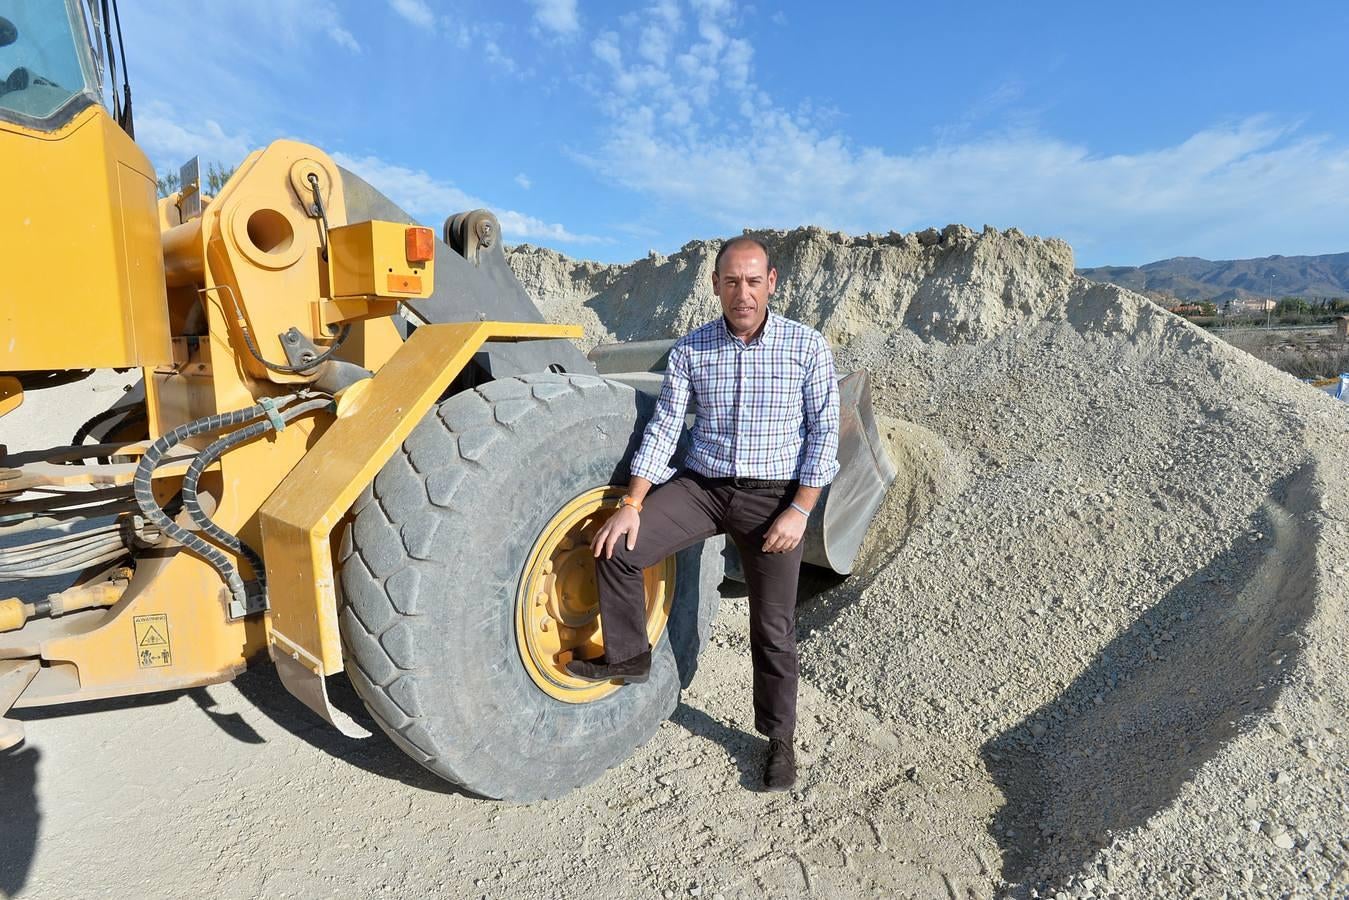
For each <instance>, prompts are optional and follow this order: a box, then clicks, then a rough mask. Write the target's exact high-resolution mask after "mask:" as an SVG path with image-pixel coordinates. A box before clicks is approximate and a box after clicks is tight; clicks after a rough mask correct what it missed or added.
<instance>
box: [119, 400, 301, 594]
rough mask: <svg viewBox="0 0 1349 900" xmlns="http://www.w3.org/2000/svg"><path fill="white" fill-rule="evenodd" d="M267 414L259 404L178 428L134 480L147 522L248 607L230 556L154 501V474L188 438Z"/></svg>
mask: <svg viewBox="0 0 1349 900" xmlns="http://www.w3.org/2000/svg"><path fill="white" fill-rule="evenodd" d="M297 399H299V395H298V394H291V395H289V396H286V397H281V398H278V399H277V400H276V401H275V403H274V404H273V405H272V408H273V409H276V408H278V407H281V406H283V405H289V404H290V403H292V402H294V401H295V400H297ZM267 414H268V409H267V407H265V406H263V405H262V404H261V403H259V404H256V405H254V406H250V407H248V408H246V409H237V410H233V411H231V412H227V413H219V414H217V415H214V416H205V417H203V418H200V419H195V420H193V421H191V422H187V423H185V424H183V425H179V426H178V427H177V428H175V429H173V430H172V431H170V432H168V433H167V434H165V435H163V436H162V437H160V438H159V439H158V440H157V441H155V442H154V443H153V444H151V445H150V446H149V448H148V449H147V450H146V451H145V455H144V456H142V457H141V460H140V463H139V464H138V465H137V466H136V475H135V478H134V479H133V481H132V485H133V488H134V493H135V498H136V505H137V506H138V507H140V511H141V514H142V515H144V516H145V518H146V520H147V521H149V522H152V523H153V524H155V525H156V526H158V527H159V530H160V531H161V532H163V534H164V535H165V536H167V537H168V538H170V539H171V540H174V541H177V542H178V543H179V544H181V545H182V546H183V547H184V549H186V550H188V551H189V552H191V553H193V554H195V555H197V556H199V557H201V558H202V559H204V560H205V561H206V562H207V563H208V564H210V566H211V568H213V569H215V570H216V571H217V572H219V573H220V577H221V578H223V579H224V580H225V584H226V585H228V587H229V589H230V593H231V594H232V595H233V596H234V599H235V600H237V601H238V602H239V603H240V604H242V605H243V606H244V607H245V608H246V607H247V603H248V591H247V589H246V588H245V587H244V582H243V579H242V578H241V577H240V576H239V572H238V570H237V569H236V568H235V567H234V565H233V563H231V562H230V560H229V557H227V556H226V555H225V554H224V553H222V552H221V551H220V550H219V549H218V548H217V547H216V546H215V545H213V544H211V543H210V542H208V541H206V540H204V539H202V538H200V537H198V536H197V535H195V534H193V533H192V532H190V531H188V530H187V529H186V528H182V527H181V526H179V525H177V524H175V523H174V522H173V520H172V519H170V518H169V517H168V515H166V514H165V512H164V510H162V509H160V507H159V504H158V503H157V502H155V495H154V489H153V487H152V482H153V478H154V471H155V469H156V468H157V467H158V466H159V464H160V463H161V462H162V461H163V459H164V456H165V454H167V453H168V452H169V451H170V450H172V449H173V448H174V447H175V446H177V445H178V444H180V443H182V442H183V441H185V440H187V439H188V438H191V437H195V436H197V435H200V434H208V433H210V432H213V431H219V430H220V429H222V428H237V427H238V426H240V425H243V424H246V423H248V422H251V421H253V420H254V419H258V418H261V417H262V416H265V415H267Z"/></svg>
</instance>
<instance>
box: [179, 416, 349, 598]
mask: <svg viewBox="0 0 1349 900" xmlns="http://www.w3.org/2000/svg"><path fill="white" fill-rule="evenodd" d="M331 403H332V401H331V400H329V399H327V398H326V397H325V398H321V399H314V400H306V401H304V402H303V403H300V404H298V405H296V406H291V407H288V408H287V409H286V410H285V412H283V413H282V414H281V421H283V422H285V423H290V422H293V421H294V420H296V419H298V418H300V417H301V416H305V415H308V414H309V413H312V412H317V411H318V410H321V409H323V408H325V407H327V406H330V405H331ZM272 428H273V425H272V422H271V420H270V419H264V420H262V421H258V422H254V423H253V424H251V425H246V426H244V427H243V428H239V429H237V430H235V431H231V432H229V433H227V434H225V435H223V436H221V437H219V438H217V439H216V440H215V441H214V442H213V443H211V444H210V445H209V446H208V447H207V448H206V449H205V450H203V451H201V452H200V453H198V454H197V457H196V459H194V460H192V464H191V465H190V466H188V467H187V474H185V475H184V476H183V508H184V509H186V510H187V514H188V515H189V516H191V518H192V521H193V522H195V523H196V524H197V527H198V528H200V529H201V532H202V534H204V535H206V536H207V537H208V538H210V539H211V540H213V541H215V542H216V543H217V544H219V545H220V546H222V547H225V548H226V549H228V550H233V551H234V552H235V553H237V554H239V555H240V556H243V557H244V558H245V559H247V560H248V564H249V566H251V567H252V569H253V574H254V576H255V577H256V579H257V582H258V589H259V591H260V592H261V593H262V595H263V596H264V597H265V596H266V595H267V572H266V569H265V567H264V566H263V562H262V556H261V555H259V554H258V552H257V551H256V550H254V549H253V548H252V547H250V546H248V544H246V543H245V542H244V541H242V540H240V539H239V537H238V536H237V535H234V534H231V533H230V532H228V531H226V530H225V529H223V528H221V527H220V526H219V525H217V524H216V523H215V522H214V520H212V519H211V517H210V516H209V515H207V513H206V510H204V509H202V506H201V499H200V496H199V494H198V490H197V482H198V481H199V480H200V479H201V476H202V474H203V473H204V472H205V471H206V469H207V468H208V467H209V466H210V465H211V464H212V463H213V462H215V461H216V460H217V459H219V458H220V457H221V456H223V455H224V454H225V453H227V452H229V450H230V449H231V448H232V447H235V446H237V445H239V444H242V443H244V442H245V441H251V440H253V439H254V438H256V437H259V436H261V435H263V434H266V433H267V432H268V431H271V430H272Z"/></svg>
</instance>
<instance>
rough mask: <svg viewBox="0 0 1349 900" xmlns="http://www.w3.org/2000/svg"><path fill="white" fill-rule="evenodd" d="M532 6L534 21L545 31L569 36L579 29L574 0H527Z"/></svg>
mask: <svg viewBox="0 0 1349 900" xmlns="http://www.w3.org/2000/svg"><path fill="white" fill-rule="evenodd" d="M529 2H530V5H531V6H533V7H534V21H535V22H536V23H538V25H539V27H540V28H542V29H543V30H545V31H551V32H553V33H554V34H557V35H561V36H563V37H570V36H571V35H573V34H575V33H576V32H578V31H580V29H581V19H580V16H579V14H578V13H577V11H576V0H529Z"/></svg>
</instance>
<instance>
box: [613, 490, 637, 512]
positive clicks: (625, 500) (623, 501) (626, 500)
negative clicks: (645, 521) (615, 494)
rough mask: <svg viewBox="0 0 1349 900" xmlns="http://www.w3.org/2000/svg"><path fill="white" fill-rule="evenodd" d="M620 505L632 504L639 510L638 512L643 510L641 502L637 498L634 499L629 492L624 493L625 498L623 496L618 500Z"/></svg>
mask: <svg viewBox="0 0 1349 900" xmlns="http://www.w3.org/2000/svg"><path fill="white" fill-rule="evenodd" d="M618 505H619V506H631V507H632V508H633V509H635V510H637V511H638V512H641V511H642V504H640V503H638V502H637V501H636V500H634V499H632V497H631V496H629V495H628V494H624V495H623V498H622V499H621V500H619V501H618Z"/></svg>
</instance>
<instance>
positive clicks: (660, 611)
mask: <svg viewBox="0 0 1349 900" xmlns="http://www.w3.org/2000/svg"><path fill="white" fill-rule="evenodd" d="M622 495H623V491H622V490H620V489H618V488H613V487H602V488H594V489H593V490H589V491H586V492H585V493H583V494H581V495H580V496H579V497H576V498H575V499H573V500H571V501H570V502H569V503H567V504H566V505H565V506H563V507H562V509H560V510H558V512H557V514H556V515H554V516H553V518H552V519H550V520H549V521H548V524H546V525H545V526H544V527H543V530H542V532H541V533H540V535H539V539H538V540H537V541H535V542H534V546H533V548H532V549H531V550H530V552H529V558H528V561H527V562H526V564H525V574H524V577H523V578H521V579H520V589H519V592H518V593H517V594H516V598H515V634H516V642H517V643H518V644H519V647H520V659H521V660H522V661H523V662H524V664H525V671H527V672H528V673H529V677H530V678H531V679H533V681H534V683H535V684H537V685H538V686H539V688H540V689H541V690H542V691H543V692H544V693H546V694H548V695H549V696H550V697H555V698H557V699H558V700H562V701H564V702H566V703H590V702H591V701H594V700H598V699H600V698H601V697H604V696H607V695H608V694H611V693H613V692H614V691H615V690H617V689H618V687H619V685H617V684H614V683H612V682H610V683H604V684H594V683H592V682H589V681H582V680H581V679H579V678H576V677H574V676H572V675H571V674H570V673H568V672H567V670H566V665H567V663H569V662H571V660H572V659H593V658H595V657H597V656H599V655H600V654H601V653H603V652H604V629H603V624H602V623H601V621H600V614H599V612H600V607H599V594H598V593H597V591H596V587H595V560H594V557H593V556H592V555H591V549H590V540H591V538H593V537H594V536H595V532H596V531H598V530H599V528H600V526H601V525H603V524H604V522H605V520H606V519H608V518H609V516H611V515H613V513H614V511H615V510H616V509H617V508H618V499H619V498H620V497H621V496H622ZM645 574H646V636H647V640H648V641H649V642H650V643H651V646H653V647H654V646H655V645H656V643H657V641H659V640H660V636H661V634H663V633H664V631H665V623H666V622H667V621H668V620H669V618H670V601H671V600H672V599H673V598H674V578H675V564H674V558H673V557H671V558H669V559H666V560H664V561H663V562H660V563H657V564H656V565H654V566H652V567H651V568H649V569H647V570H646V573H645Z"/></svg>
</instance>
